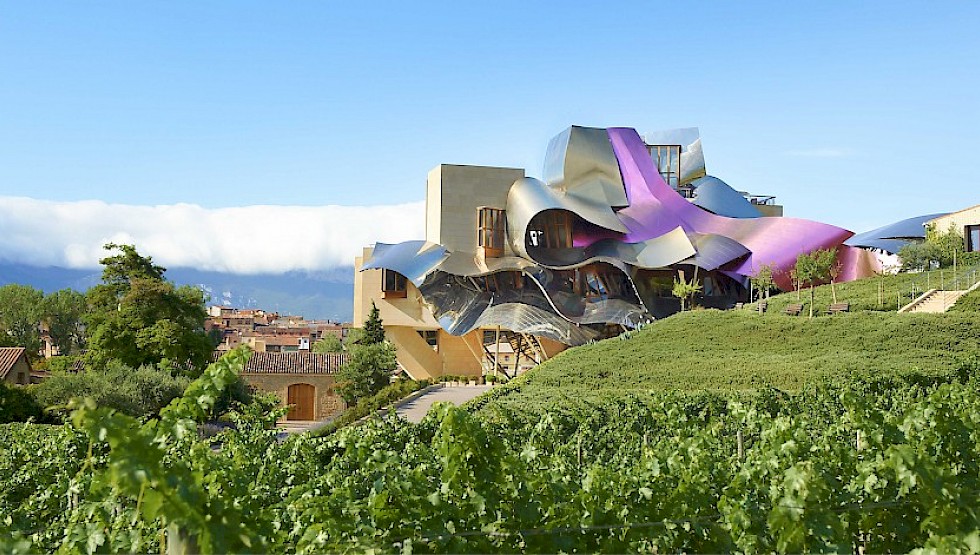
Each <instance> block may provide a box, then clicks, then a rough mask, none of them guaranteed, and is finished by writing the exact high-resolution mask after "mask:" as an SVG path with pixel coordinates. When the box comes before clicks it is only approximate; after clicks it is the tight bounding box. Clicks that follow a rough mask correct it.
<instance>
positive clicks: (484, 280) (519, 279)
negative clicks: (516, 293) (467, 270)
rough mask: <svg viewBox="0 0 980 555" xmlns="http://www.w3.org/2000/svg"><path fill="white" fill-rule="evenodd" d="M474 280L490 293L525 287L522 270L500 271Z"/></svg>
mask: <svg viewBox="0 0 980 555" xmlns="http://www.w3.org/2000/svg"><path fill="white" fill-rule="evenodd" d="M474 281H475V282H476V283H477V285H479V286H480V288H481V289H483V290H484V291H486V292H488V293H496V292H497V291H505V290H513V289H523V288H524V274H522V273H521V272H498V273H496V274H490V275H488V276H484V277H480V278H475V279H474Z"/></svg>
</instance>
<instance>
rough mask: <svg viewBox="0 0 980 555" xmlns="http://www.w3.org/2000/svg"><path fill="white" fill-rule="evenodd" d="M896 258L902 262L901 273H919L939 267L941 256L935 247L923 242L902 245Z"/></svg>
mask: <svg viewBox="0 0 980 555" xmlns="http://www.w3.org/2000/svg"><path fill="white" fill-rule="evenodd" d="M898 258H899V259H900V260H901V261H902V270H903V271H906V272H921V271H923V270H928V269H930V268H932V267H933V266H934V265H935V266H939V265H940V260H941V258H942V256H941V254H940V252H939V249H938V248H937V247H936V245H934V244H932V243H928V242H923V243H909V244H907V245H904V246H903V247H902V248H900V249H898Z"/></svg>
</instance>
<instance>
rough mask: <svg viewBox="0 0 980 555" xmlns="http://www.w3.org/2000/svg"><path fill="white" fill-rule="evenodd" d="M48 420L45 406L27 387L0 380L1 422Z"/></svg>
mask: <svg viewBox="0 0 980 555" xmlns="http://www.w3.org/2000/svg"><path fill="white" fill-rule="evenodd" d="M28 420H34V421H36V422H40V421H44V420H46V415H45V413H44V408H43V407H42V406H41V405H40V404H38V402H37V400H36V399H34V396H33V395H31V394H30V392H28V391H27V390H26V389H25V388H22V387H15V386H12V385H8V384H7V383H6V382H4V381H2V380H0V424H5V423H7V422H26V421H28Z"/></svg>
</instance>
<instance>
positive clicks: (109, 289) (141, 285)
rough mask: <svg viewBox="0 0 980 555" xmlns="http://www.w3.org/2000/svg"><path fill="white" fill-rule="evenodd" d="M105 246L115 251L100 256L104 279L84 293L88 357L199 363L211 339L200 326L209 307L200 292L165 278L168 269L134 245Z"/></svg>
mask: <svg viewBox="0 0 980 555" xmlns="http://www.w3.org/2000/svg"><path fill="white" fill-rule="evenodd" d="M105 248H106V250H109V251H119V254H116V255H114V256H110V257H106V258H104V259H102V260H101V261H100V262H101V263H102V265H103V271H102V283H101V284H99V285H96V286H95V287H93V288H91V289H89V291H88V293H87V295H86V297H87V300H88V303H89V307H90V310H89V313H88V314H87V315H86V317H85V322H86V324H87V326H88V330H89V350H88V353H87V355H86V362H87V363H89V364H92V365H94V366H96V367H104V366H105V365H106V364H107V363H108V362H109V361H110V360H119V361H121V362H122V363H124V364H126V365H129V366H131V367H134V368H136V367H139V366H143V365H146V364H151V365H162V366H166V367H168V368H170V369H171V370H176V369H185V370H188V371H190V370H193V371H194V372H196V371H197V369H200V368H203V367H204V364H205V363H206V362H207V360H208V358H209V357H210V356H211V352H212V350H213V348H214V345H213V343H212V342H211V340H210V339H209V338H208V335H207V334H206V333H205V331H204V321H205V319H206V318H207V313H206V312H205V309H204V299H203V297H202V295H201V292H200V291H199V290H197V289H195V288H193V287H189V286H182V287H176V286H174V284H173V283H171V282H169V281H166V279H164V272H165V271H166V269H165V268H163V267H161V266H157V265H155V264H153V261H152V259H151V258H150V257H144V256H141V255H140V254H139V253H138V252H137V251H136V248H135V247H134V246H133V245H115V244H112V243H110V244H108V245H106V246H105Z"/></svg>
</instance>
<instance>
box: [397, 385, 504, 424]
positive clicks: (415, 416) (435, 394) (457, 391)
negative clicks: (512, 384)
mask: <svg viewBox="0 0 980 555" xmlns="http://www.w3.org/2000/svg"><path fill="white" fill-rule="evenodd" d="M491 387H493V386H490V385H461V386H449V385H447V386H445V387H440V388H439V389H434V390H432V391H430V392H428V393H426V394H425V395H422V396H421V397H418V398H417V399H415V400H413V401H410V402H408V403H405V404H404V405H402V406H401V407H399V408H398V409H397V411H396V412H397V413H398V416H400V417H402V418H404V419H405V420H408V421H409V422H421V421H422V418H423V417H425V414H426V413H427V412H429V407H431V406H432V404H433V403H438V402H441V401H449V402H450V403H453V404H455V405H461V404H463V403H465V402H466V401H469V400H470V399H472V398H474V397H476V396H478V395H482V394H483V393H486V392H487V391H489V390H490V388H491Z"/></svg>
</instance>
